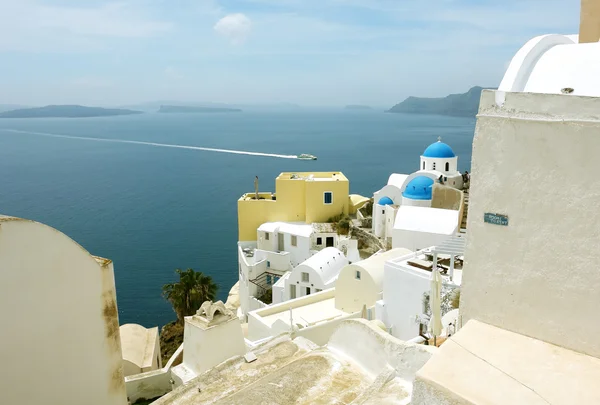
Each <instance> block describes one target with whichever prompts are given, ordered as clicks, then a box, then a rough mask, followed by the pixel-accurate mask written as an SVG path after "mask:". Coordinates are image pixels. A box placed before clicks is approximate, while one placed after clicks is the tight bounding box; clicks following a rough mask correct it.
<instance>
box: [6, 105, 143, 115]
mask: <svg viewBox="0 0 600 405" xmlns="http://www.w3.org/2000/svg"><path fill="white" fill-rule="evenodd" d="M131 114H142V112H141V111H134V110H123V109H119V108H100V107H84V106H82V105H47V106H45V107H35V108H20V109H16V110H11V111H5V112H0V118H89V117H110V116H114V115H131Z"/></svg>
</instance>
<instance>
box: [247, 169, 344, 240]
mask: <svg viewBox="0 0 600 405" xmlns="http://www.w3.org/2000/svg"><path fill="white" fill-rule="evenodd" d="M275 190H276V193H264V192H263V193H261V192H259V193H258V200H257V199H256V194H255V193H247V194H244V195H243V196H242V197H241V198H240V199H239V200H238V230H239V240H240V241H255V240H256V229H257V228H258V227H259V226H260V225H262V224H264V223H265V222H275V221H281V222H305V223H307V224H311V223H314V222H327V221H328V220H329V219H330V218H332V217H335V216H337V215H340V214H348V213H349V206H350V205H351V202H350V194H349V193H350V182H349V181H348V179H347V178H346V176H344V174H343V173H341V172H316V173H281V174H280V175H279V176H278V177H277V179H275Z"/></svg>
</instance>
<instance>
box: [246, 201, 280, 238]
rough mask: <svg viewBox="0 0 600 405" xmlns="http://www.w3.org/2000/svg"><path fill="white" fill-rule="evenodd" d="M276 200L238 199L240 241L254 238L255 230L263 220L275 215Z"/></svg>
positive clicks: (268, 220) (265, 220)
mask: <svg viewBox="0 0 600 405" xmlns="http://www.w3.org/2000/svg"><path fill="white" fill-rule="evenodd" d="M276 209H277V201H273V200H258V201H256V200H242V199H240V200H239V201H238V238H239V240H241V241H253V240H256V230H257V229H258V227H259V226H261V225H262V224H264V223H265V222H270V221H271V218H272V217H276Z"/></svg>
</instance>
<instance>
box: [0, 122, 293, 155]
mask: <svg viewBox="0 0 600 405" xmlns="http://www.w3.org/2000/svg"><path fill="white" fill-rule="evenodd" d="M0 131H5V132H14V133H18V134H29V135H39V136H47V137H51V138H66V139H80V140H84V141H95V142H113V143H130V144H135V145H146V146H157V147H160V148H178V149H189V150H201V151H206V152H219V153H233V154H236V155H250V156H263V157H273V158H279V159H298V157H297V156H296V155H278V154H275V153H262V152H248V151H243V150H231V149H216V148H204V147H201V146H187V145H173V144H168V143H157V142H145V141H130V140H127V139H107V138H91V137H84V136H72V135H61V134H51V133H47V132H33V131H22V130H19V129H3V128H0Z"/></svg>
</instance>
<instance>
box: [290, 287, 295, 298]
mask: <svg viewBox="0 0 600 405" xmlns="http://www.w3.org/2000/svg"><path fill="white" fill-rule="evenodd" d="M294 298H296V285H294V284H290V299H291V300H293V299H294Z"/></svg>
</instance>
